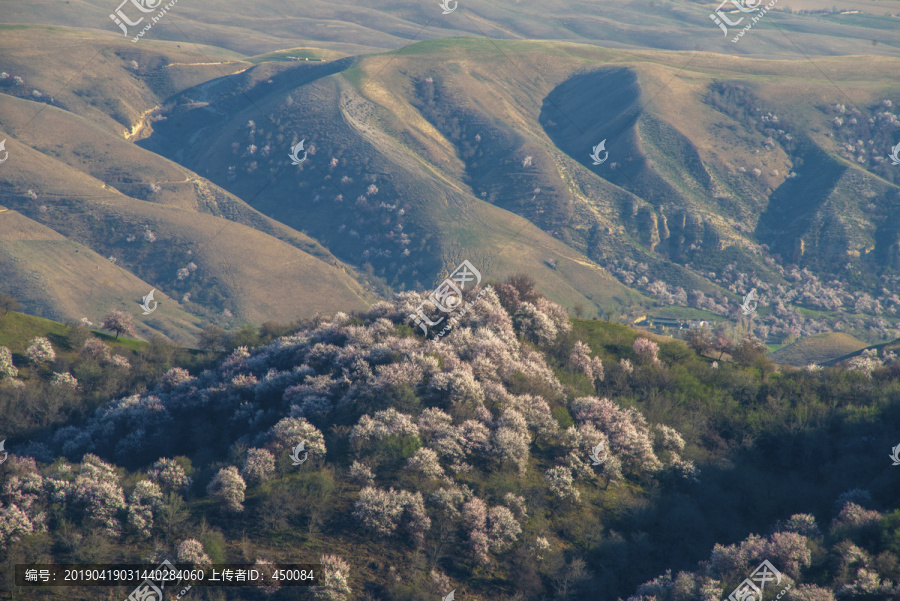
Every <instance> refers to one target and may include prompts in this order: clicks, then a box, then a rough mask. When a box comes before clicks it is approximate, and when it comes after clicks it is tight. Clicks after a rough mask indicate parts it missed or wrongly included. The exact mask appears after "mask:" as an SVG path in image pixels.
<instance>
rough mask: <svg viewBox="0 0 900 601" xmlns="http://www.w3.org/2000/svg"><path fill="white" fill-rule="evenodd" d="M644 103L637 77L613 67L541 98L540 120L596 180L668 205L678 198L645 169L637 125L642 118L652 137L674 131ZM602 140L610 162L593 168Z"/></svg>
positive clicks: (572, 80) (579, 77)
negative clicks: (593, 152)
mask: <svg viewBox="0 0 900 601" xmlns="http://www.w3.org/2000/svg"><path fill="white" fill-rule="evenodd" d="M642 104H643V102H642V94H641V87H640V84H639V82H638V78H637V74H636V73H635V72H634V71H633V70H632V69H629V68H625V67H611V68H605V69H599V70H596V71H590V72H586V73H579V74H577V75H574V76H573V77H570V78H569V79H567V80H566V81H564V82H563V83H561V84H560V85H558V86H557V87H556V88H554V89H553V91H551V92H550V93H549V94H548V95H547V97H546V98H545V99H544V102H543V105H542V107H541V113H540V116H539V118H538V119H539V122H540V124H541V126H542V127H543V128H544V131H545V132H546V133H547V136H548V137H549V138H550V139H551V140H552V141H553V143H554V144H555V145H556V146H557V147H558V148H559V149H560V150H562V151H563V152H565V153H566V154H567V155H569V156H570V157H572V158H573V159H574V160H576V161H578V162H579V163H581V164H582V165H584V166H585V167H586V168H587V169H589V170H590V171H592V172H593V173H595V174H596V175H597V176H599V177H602V178H603V179H605V180H607V181H609V182H611V183H613V184H615V185H617V186H620V187H622V188H624V189H626V190H628V191H629V192H631V193H633V194H635V195H636V196H639V197H641V198H643V199H644V200H647V201H648V202H650V203H652V204H654V205H657V206H660V205H662V204H664V203H666V204H671V203H672V202H673V200H676V199H679V198H681V194H680V193H679V192H678V191H677V190H676V189H675V188H673V187H672V186H671V185H670V184H669V183H668V182H667V181H666V180H665V179H664V178H663V177H662V176H661V175H660V174H659V173H658V172H657V171H656V170H655V169H653V168H651V167H650V166H649V165H648V162H647V157H646V155H645V154H644V151H643V150H642V148H641V144H640V140H639V138H638V132H637V131H636V126H637V125H638V122H639V120H640V122H641V124H642V125H646V129H647V133H648V134H649V135H651V136H656V135H657V134H658V132H660V131H664V132H666V134H667V135H670V136H671V134H672V133H673V132H674V130H673V129H672V128H671V127H668V126H667V124H665V123H662V122H660V121H659V120H658V119H656V118H655V117H653V116H652V115H650V114H648V113H645V112H644V111H643V107H642ZM642 131H643V130H642ZM604 140H605V141H606V142H605V150H606V151H607V152H608V153H609V155H608V158H607V160H605V161H603V162H602V163H601V164H600V165H595V164H594V160H593V159H592V158H591V153H592V151H593V148H594V147H595V146H596V145H598V144H600V143H601V142H602V141H604ZM678 142H679V144H680V145H682V146H683V145H685V144H688V145H689V141H687V140H679V141H678ZM692 152H693V151H692ZM694 154H696V153H694ZM599 156H600V157H601V159H602V158H603V157H604V156H605V154H604V152H603V151H600V152H599ZM676 204H678V203H677V202H676Z"/></svg>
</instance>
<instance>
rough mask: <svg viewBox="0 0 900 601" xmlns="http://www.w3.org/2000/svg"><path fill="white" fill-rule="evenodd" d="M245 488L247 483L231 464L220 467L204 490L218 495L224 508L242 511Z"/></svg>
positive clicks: (235, 511) (215, 495)
mask: <svg viewBox="0 0 900 601" xmlns="http://www.w3.org/2000/svg"><path fill="white" fill-rule="evenodd" d="M245 490H247V484H246V483H245V482H244V479H243V478H241V475H240V474H239V473H238V470H237V468H236V467H234V466H233V465H232V466H228V467H225V468H222V469H220V470H219V472H218V473H217V474H216V476H215V477H214V478H213V479H212V482H210V483H209V486H207V487H206V492H208V493H209V494H211V495H213V496H214V497H218V498H219V500H220V501H222V504H223V506H224V507H225V509H226V510H228V511H231V512H234V513H239V512H241V511H244V491H245Z"/></svg>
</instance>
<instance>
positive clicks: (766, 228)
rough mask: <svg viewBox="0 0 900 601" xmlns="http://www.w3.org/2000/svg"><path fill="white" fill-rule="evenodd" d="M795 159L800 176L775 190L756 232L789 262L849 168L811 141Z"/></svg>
mask: <svg viewBox="0 0 900 601" xmlns="http://www.w3.org/2000/svg"><path fill="white" fill-rule="evenodd" d="M792 159H793V163H794V165H795V167H794V171H795V173H797V177H794V178H790V179H786V180H784V183H782V184H781V185H780V186H778V188H777V189H776V190H775V191H774V192H773V193H772V195H771V196H770V197H769V205H768V207H766V210H765V211H764V212H763V213H762V214H761V215H760V217H759V222H758V223H757V225H756V232H755V234H756V237H757V239H759V241H760V242H762V243H765V244H768V245H769V248H770V249H771V250H772V252H774V253H777V254H780V255H781V256H782V257H784V259H785V260H787V261H790V260H792V257H793V256H794V254H795V244H796V240H797V239H798V238H800V237H801V236H803V235H804V234H807V233H808V232H809V229H810V226H811V224H812V220H813V218H814V217H815V215H816V213H817V211H818V210H819V208H820V207H821V206H822V205H823V204H824V202H825V199H827V198H828V195H829V194H830V193H831V192H832V191H833V190H834V187H835V186H836V185H837V183H838V181H840V179H841V177H843V175H844V172H845V171H846V170H847V167H846V166H845V165H843V164H841V163H839V162H838V161H836V160H834V159H833V158H832V157H831V156H829V155H828V153H826V152H825V151H824V150H822V149H821V148H819V147H818V146H817V145H816V144H814V143H813V142H812V141H811V140H805V141H803V142H802V143H801V144H800V145H799V147H798V152H797V154H796V155H795V156H794V157H792Z"/></svg>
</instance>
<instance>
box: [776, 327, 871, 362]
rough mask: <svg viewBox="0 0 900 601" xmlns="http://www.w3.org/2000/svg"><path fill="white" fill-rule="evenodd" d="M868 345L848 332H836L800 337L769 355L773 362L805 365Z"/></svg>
mask: <svg viewBox="0 0 900 601" xmlns="http://www.w3.org/2000/svg"><path fill="white" fill-rule="evenodd" d="M868 346H869V345H868V344H866V343H865V342H863V341H862V340H857V339H856V338H854V337H853V336H850V335H849V334H841V333H838V332H835V333H831V334H818V335H816V336H809V337H806V338H801V339H800V340H798V341H797V342H794V343H793V344H789V345H787V346H785V347H782V348H780V349H778V350H777V351H775V352H773V353H772V354H770V355H769V357H770V358H771V359H772V361H774V362H775V363H782V364H785V365H794V366H797V367H805V366H807V365H810V364H818V363H825V362H827V361H832V360H834V359H837V358H839V357H844V356H845V355H849V354H851V353H854V352H855V351H859V350H862V349H864V348H867V347H868Z"/></svg>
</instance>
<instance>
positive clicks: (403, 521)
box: [353, 486, 431, 544]
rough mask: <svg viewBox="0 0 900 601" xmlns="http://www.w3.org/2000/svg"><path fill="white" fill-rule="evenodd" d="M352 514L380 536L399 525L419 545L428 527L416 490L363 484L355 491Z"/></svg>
mask: <svg viewBox="0 0 900 601" xmlns="http://www.w3.org/2000/svg"><path fill="white" fill-rule="evenodd" d="M353 515H354V516H355V517H356V518H357V519H358V520H359V521H360V522H361V523H362V524H363V526H365V527H366V528H368V529H370V530H371V531H372V532H375V533H376V534H380V535H382V536H390V535H392V534H395V533H396V532H398V530H400V529H401V528H402V529H403V530H404V531H405V532H406V533H407V534H408V535H409V537H410V538H411V539H412V540H413V541H414V542H416V543H417V544H421V542H422V541H423V540H424V537H425V532H426V531H427V530H428V529H429V528H431V519H430V518H429V517H428V515H427V513H426V512H425V504H424V501H423V499H422V493H419V492H416V493H411V492H408V491H405V490H399V491H397V490H394V489H393V488H391V489H389V490H383V489H379V488H375V487H372V486H367V487H366V488H364V489H362V490H361V491H360V493H359V500H357V501H356V504H355V505H354V509H353Z"/></svg>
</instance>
